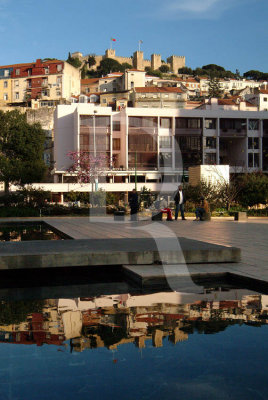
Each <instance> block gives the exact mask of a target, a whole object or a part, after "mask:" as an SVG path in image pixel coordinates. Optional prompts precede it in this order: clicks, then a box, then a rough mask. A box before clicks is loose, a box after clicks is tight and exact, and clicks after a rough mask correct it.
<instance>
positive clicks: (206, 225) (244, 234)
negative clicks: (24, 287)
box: [45, 217, 268, 282]
mask: <svg viewBox="0 0 268 400" xmlns="http://www.w3.org/2000/svg"><path fill="white" fill-rule="evenodd" d="M45 220H46V222H48V223H49V224H51V225H53V226H55V227H56V228H57V229H59V230H62V231H63V232H64V233H66V234H69V235H70V236H72V237H74V238H77V239H78V238H79V239H80V238H101V237H103V238H104V237H105V238H108V237H117V238H120V237H121V238H125V237H133V238H134V237H148V236H150V235H151V236H154V237H158V238H161V237H167V236H169V235H171V237H172V235H173V234H175V235H176V236H177V237H187V238H190V239H195V240H201V241H205V242H208V243H215V244H220V245H225V246H234V247H238V248H241V250H242V260H241V261H242V263H239V264H232V265H230V264H229V265H224V266H223V265H217V270H220V269H221V270H223V269H224V270H228V271H229V272H234V273H239V274H242V275H243V276H248V277H254V278H256V279H261V280H264V281H266V282H268V218H249V219H248V221H247V222H238V221H234V220H233V218H212V220H211V221H210V222H200V221H193V219H192V218H189V219H187V220H186V221H182V220H180V219H179V220H177V221H173V222H166V221H163V222H157V223H155V222H151V221H140V222H138V223H137V224H131V223H129V222H128V221H126V222H125V223H124V222H123V223H120V222H118V223H114V222H113V220H112V219H111V218H109V217H106V218H104V217H103V218H95V219H94V218H91V219H89V218H87V217H83V218H50V219H45ZM105 221H106V222H105ZM146 226H147V228H146ZM148 226H150V230H151V233H148V229H149V228H148ZM144 229H145V230H144ZM215 268H216V266H215V265H214V266H213V265H207V266H205V265H202V271H203V272H204V273H205V272H207V273H210V272H213V271H215Z"/></svg>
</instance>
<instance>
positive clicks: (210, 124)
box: [205, 118, 216, 129]
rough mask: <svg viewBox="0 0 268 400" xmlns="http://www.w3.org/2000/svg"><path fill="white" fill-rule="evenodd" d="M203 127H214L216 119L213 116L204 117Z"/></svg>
mask: <svg viewBox="0 0 268 400" xmlns="http://www.w3.org/2000/svg"><path fill="white" fill-rule="evenodd" d="M205 128H206V129H216V119H215V118H206V119H205Z"/></svg>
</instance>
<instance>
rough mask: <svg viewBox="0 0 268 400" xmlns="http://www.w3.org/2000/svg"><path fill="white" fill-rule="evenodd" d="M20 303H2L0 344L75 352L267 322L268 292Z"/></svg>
mask: <svg viewBox="0 0 268 400" xmlns="http://www.w3.org/2000/svg"><path fill="white" fill-rule="evenodd" d="M21 303H22V302H16V303H7V302H2V304H1V307H0V342H1V343H10V344H11V343H13V344H24V345H33V344H35V345H37V346H41V345H43V344H47V345H57V346H65V347H69V349H70V351H76V352H81V351H84V350H86V349H95V348H99V347H106V348H108V349H109V350H115V349H117V348H118V346H120V345H123V344H126V343H133V344H134V345H135V346H136V347H137V348H139V349H142V348H145V347H146V345H148V344H150V345H151V344H152V345H153V346H154V347H161V346H163V345H164V344H165V343H167V341H169V342H171V343H173V344H174V345H175V344H177V343H179V342H183V341H185V340H188V339H189V335H191V334H193V333H194V332H199V333H205V334H213V333H217V332H220V331H222V330H225V329H226V328H228V326H230V325H233V324H249V325H252V326H261V325H264V324H267V323H268V296H266V295H262V294H257V293H255V292H249V291H246V290H243V289H236V290H228V291H225V290H223V289H220V288H218V289H215V288H214V289H213V288H212V289H211V290H209V291H207V292H205V293H203V294H190V295H189V294H182V293H177V292H167V293H166V292H161V293H154V294H148V295H137V296H133V295H130V294H123V295H109V296H100V297H94V298H76V299H56V300H55V299H49V300H45V301H42V302H28V303H27V304H25V302H23V305H22V304H21ZM59 350H60V348H59Z"/></svg>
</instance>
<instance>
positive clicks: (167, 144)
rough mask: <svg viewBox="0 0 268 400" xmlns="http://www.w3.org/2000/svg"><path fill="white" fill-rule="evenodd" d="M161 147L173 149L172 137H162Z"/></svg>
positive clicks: (160, 140) (160, 139) (160, 138)
mask: <svg viewBox="0 0 268 400" xmlns="http://www.w3.org/2000/svg"><path fill="white" fill-rule="evenodd" d="M159 147H160V148H161V149H162V148H166V149H171V147H172V138H171V136H160V137H159Z"/></svg>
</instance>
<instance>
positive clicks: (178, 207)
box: [174, 185, 186, 221]
mask: <svg viewBox="0 0 268 400" xmlns="http://www.w3.org/2000/svg"><path fill="white" fill-rule="evenodd" d="M174 201H175V220H177V219H178V215H179V211H180V213H181V219H182V220H183V221H184V220H186V218H185V217H184V203H185V196H184V193H183V190H182V186H181V185H179V187H178V190H177V192H176V193H175V196H174Z"/></svg>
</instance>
